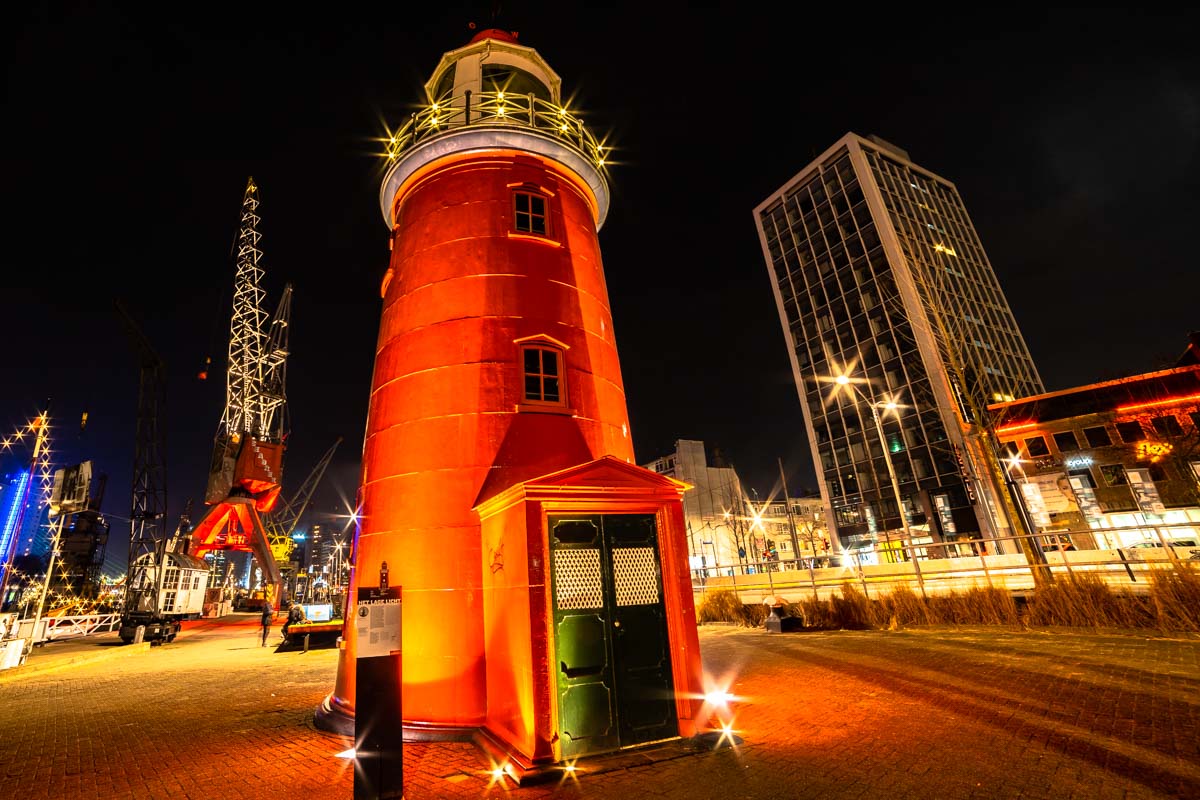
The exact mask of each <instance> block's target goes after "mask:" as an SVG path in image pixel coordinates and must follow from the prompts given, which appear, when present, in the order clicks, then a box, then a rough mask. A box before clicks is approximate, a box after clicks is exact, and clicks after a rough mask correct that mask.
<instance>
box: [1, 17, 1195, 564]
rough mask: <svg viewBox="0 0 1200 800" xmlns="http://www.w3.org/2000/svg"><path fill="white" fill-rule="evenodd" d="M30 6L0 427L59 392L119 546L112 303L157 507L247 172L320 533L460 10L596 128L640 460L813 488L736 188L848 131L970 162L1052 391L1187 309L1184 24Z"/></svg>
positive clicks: (120, 408) (995, 257)
mask: <svg viewBox="0 0 1200 800" xmlns="http://www.w3.org/2000/svg"><path fill="white" fill-rule="evenodd" d="M30 5H35V6H36V8H35V9H33V10H30V9H28V8H23V9H22V10H20V11H10V26H11V27H10V29H9V38H10V40H11V41H10V42H9V43H8V46H6V47H5V48H4V51H5V58H6V61H7V64H6V66H7V69H6V78H7V80H6V82H5V98H4V109H3V111H4V113H3V118H4V120H5V123H4V125H3V127H2V130H3V136H4V147H3V158H4V177H5V179H6V181H5V184H6V187H7V192H6V194H7V207H8V212H7V217H6V223H7V224H6V226H5V258H4V267H3V282H2V284H0V285H2V286H3V297H4V300H5V303H4V309H5V315H4V318H3V322H4V324H5V327H6V328H7V336H6V337H5V346H4V352H3V355H2V356H0V427H2V428H3V430H2V431H0V432H4V433H6V432H7V431H8V430H11V429H13V428H15V427H16V426H18V425H20V424H23V423H24V422H25V421H26V420H28V419H29V418H30V417H32V416H33V415H34V414H35V413H36V412H37V410H38V409H39V408H40V407H42V406H43V405H44V404H45V402H46V401H47V399H49V401H50V410H51V413H52V416H53V417H54V421H55V423H56V425H57V428H56V432H55V440H54V442H55V446H56V451H57V453H58V460H59V463H60V464H65V463H72V462H75V461H79V460H81V459H85V458H90V459H92V460H93V462H94V464H95V469H96V470H97V471H99V472H104V473H106V474H107V475H108V476H109V484H108V487H107V490H106V493H105V497H104V503H103V510H104V511H105V512H106V513H108V514H109V519H110V522H112V523H113V542H112V543H111V544H110V555H111V554H114V553H115V552H117V551H120V552H121V553H123V551H124V539H126V538H127V531H128V527H127V523H126V522H124V521H123V518H124V517H127V516H128V513H129V508H130V482H131V475H132V461H133V441H134V421H135V412H136V404H137V374H138V373H137V360H136V356H135V353H134V351H133V350H132V348H131V347H130V345H129V343H128V340H127V338H126V336H125V333H124V331H123V329H122V327H121V326H120V324H119V322H118V318H117V315H116V314H115V312H114V310H113V303H114V300H115V299H117V298H120V299H121V300H122V301H123V302H124V304H125V305H126V306H127V307H128V308H129V309H130V311H131V312H132V313H133V315H134V316H135V317H137V319H138V320H139V321H140V323H141V325H142V328H143V330H144V331H145V333H146V335H147V337H148V338H149V339H150V340H151V341H152V342H153V343H154V344H155V347H156V348H157V349H158V351H159V353H160V355H161V356H162V357H163V358H164V360H165V361H166V362H167V364H168V367H169V378H168V387H167V393H168V401H167V410H166V414H165V420H164V421H165V424H166V426H167V431H168V433H167V462H168V464H167V483H168V491H169V498H170V506H171V509H172V515H171V518H170V525H171V527H174V524H175V522H176V521H177V515H178V513H179V511H180V510H182V507H183V504H184V503H185V502H186V501H187V500H188V499H189V498H191V499H192V500H193V501H194V504H195V507H196V512H197V514H198V512H199V510H200V507H201V502H202V498H203V492H204V485H205V480H206V472H207V465H208V460H209V457H210V454H211V451H212V439H213V435H214V433H215V432H216V428H217V424H218V422H219V419H220V416H221V411H222V407H223V403H224V392H225V385H224V358H225V355H226V351H227V346H228V344H227V342H228V330H229V316H230V294H231V289H232V286H233V278H234V271H235V265H234V260H233V257H232V255H231V245H232V243H233V241H234V238H235V236H236V234H237V225H238V219H239V215H240V208H241V199H242V192H243V190H244V188H245V184H246V180H247V177H248V176H250V175H253V176H254V178H255V179H256V181H257V182H258V184H259V186H260V191H261V194H260V196H261V200H262V205H261V207H260V213H261V216H262V224H261V227H260V232H261V233H262V234H263V241H262V248H263V251H264V259H263V265H264V267H265V269H266V279H265V288H266V290H267V293H268V297H267V302H266V304H265V306H266V308H267V310H268V311H269V312H271V311H274V308H275V304H276V302H277V301H278V298H279V294H280V291H281V290H282V288H283V286H284V284H285V283H286V282H291V283H292V284H293V286H294V291H295V296H294V301H293V312H292V333H291V350H292V356H291V359H290V360H289V366H288V399H289V403H290V409H291V419H292V435H291V440H290V441H291V444H290V449H289V451H288V455H287V458H286V461H285V476H284V491H285V493H287V494H291V493H292V492H293V491H294V490H295V488H296V487H298V486H299V484H300V482H301V481H303V479H304V478H305V477H306V476H307V474H308V472H309V470H310V469H311V468H312V466H313V465H314V464H315V463H316V461H317V460H318V459H319V458H320V456H321V454H322V453H324V451H325V450H326V449H327V448H328V447H329V446H330V445H331V444H332V443H333V442H334V441H335V440H336V438H337V437H339V436H342V437H344V438H345V441H344V442H343V444H342V445H341V447H340V448H339V450H338V453H337V457H336V459H335V461H334V465H333V467H331V469H330V470H329V472H327V473H326V476H325V479H324V482H323V484H322V488H321V492H320V493H319V496H318V501H317V503H316V505H315V510H316V511H317V512H318V515H317V516H314V517H313V518H312V519H310V520H309V521H310V522H312V521H320V519H321V516H320V515H328V514H333V513H344V512H345V511H346V510H348V508H349V505H348V504H349V503H350V502H351V499H352V498H353V496H354V491H355V486H356V483H357V476H358V459H359V455H360V453H361V447H362V437H363V430H364V425H365V416H366V406H367V396H368V392H369V383H370V375H371V368H372V362H373V350H374V344H375V337H376V333H377V327H378V321H379V309H380V299H379V282H380V278H381V276H382V275H383V272H384V270H385V269H386V266H387V260H388V249H387V233H388V231H387V228H386V226H385V225H384V223H383V220H382V217H381V215H380V211H379V204H378V189H379V181H380V178H381V175H382V170H381V168H382V165H383V160H382V159H381V158H379V157H378V155H377V154H378V153H380V152H382V148H381V146H380V145H379V144H378V143H377V142H376V141H374V139H375V138H377V137H379V136H382V135H383V133H384V130H385V128H384V126H385V123H390V124H391V125H392V126H393V127H398V126H399V124H400V123H401V122H402V121H403V119H405V118H406V117H407V115H408V114H409V113H410V112H411V111H412V110H413V104H414V103H416V102H418V101H420V100H422V99H423V95H422V92H421V86H422V84H423V83H424V81H425V80H426V79H427V78H428V77H429V75H430V73H431V72H432V70H433V68H434V67H435V66H436V64H437V63H438V60H439V58H440V56H441V54H442V53H443V52H445V51H447V50H451V49H455V48H457V47H460V46H462V45H464V44H466V43H467V41H468V40H469V38H470V36H471V35H472V31H471V30H469V29H468V23H469V22H472V21H474V22H476V23H477V24H478V25H479V26H480V28H486V27H493V26H495V27H503V28H505V29H508V30H515V31H518V32H519V39H520V42H521V43H522V44H525V45H528V46H531V47H535V48H536V49H538V51H539V52H540V53H541V54H542V55H543V56H544V57H545V58H546V59H547V61H548V62H549V63H550V65H551V66H552V67H553V68H554V69H555V70H556V71H557V72H558V73H559V75H560V76H561V77H562V79H563V87H564V95H565V96H571V97H573V98H574V99H573V102H572V103H571V105H572V107H574V108H576V109H579V110H581V111H582V112H583V113H584V115H585V118H586V119H587V121H588V124H589V126H590V127H591V129H592V130H593V132H595V133H597V134H598V135H601V136H607V139H608V142H609V143H610V144H613V145H614V146H615V147H616V150H615V157H614V158H615V161H616V162H617V164H616V165H615V166H613V168H612V172H611V188H612V208H611V212H610V214H609V217H608V220H607V223H606V224H605V226H604V228H603V229H602V230H601V232H600V243H601V247H602V248H603V254H604V262H605V269H606V274H607V279H608V286H609V292H610V299H611V301H612V308H613V313H614V325H615V330H616V335H617V344H618V346H619V348H620V353H621V361H622V368H623V374H624V380H625V388H626V393H627V397H628V402H629V412H630V417H631V428H632V435H633V439H634V443H635V447H636V452H637V458H638V460H639V462H641V463H645V462H647V461H650V460H652V459H654V458H656V457H658V456H660V455H664V454H666V453H668V452H670V451H671V450H672V449H673V444H674V442H675V440H676V439H681V438H688V439H701V440H704V441H705V442H706V443H707V444H708V445H710V446H716V447H719V448H720V449H721V451H722V453H723V454H724V456H725V458H726V459H727V461H729V462H730V463H732V464H733V465H734V466H735V467H736V468H737V469H738V471H739V473H740V474H741V475H742V477H743V479H744V480H745V481H746V482H747V484H748V485H749V486H751V487H754V488H755V489H757V490H758V491H759V493H760V494H761V495H763V496H766V495H767V494H768V493H770V492H771V490H772V489H773V488H774V485H775V482H776V480H777V478H778V465H777V461H776V459H777V458H782V459H783V461H784V464H785V467H786V470H787V473H788V488H789V489H790V490H791V492H792V493H793V494H799V493H800V492H801V490H803V489H807V490H812V491H815V487H816V481H815V478H814V477H813V475H814V473H813V468H812V463H811V461H812V458H811V454H810V452H809V450H808V447H807V443H806V439H805V434H804V426H803V420H802V417H801V412H800V405H799V401H798V399H797V394H796V389H795V387H794V385H793V383H792V377H791V370H790V366H789V362H788V358H787V352H786V349H785V345H784V339H783V333H782V330H781V327H780V324H779V319H778V315H777V312H776V309H775V303H774V299H773V296H772V294H771V288H770V281H769V278H768V273H767V270H766V267H765V265H764V262H763V258H762V255H761V251H760V249H759V244H758V238H757V234H756V232H755V226H754V220H753V215H752V210H753V208H754V206H755V205H756V204H758V203H759V202H761V201H762V200H763V199H765V198H766V197H767V196H768V195H769V194H770V193H772V192H773V191H774V190H776V189H777V188H779V187H780V186H781V185H782V184H783V183H784V182H786V181H787V180H789V179H790V178H791V177H792V176H793V175H795V174H796V173H797V172H798V171H799V170H800V169H802V168H803V167H804V166H805V165H806V164H807V163H808V162H809V161H810V160H811V159H812V158H813V157H814V156H815V155H817V154H819V153H820V152H822V151H823V150H825V149H826V148H827V147H828V146H829V145H831V144H832V143H833V142H834V141H836V140H837V139H838V138H839V137H841V136H842V135H844V134H845V133H847V132H848V131H854V132H856V133H859V134H862V135H864V136H865V135H869V134H877V135H879V136H881V137H883V138H885V139H887V140H889V141H891V142H894V143H896V144H898V145H899V146H901V147H903V148H905V149H907V150H908V152H909V153H910V154H911V156H912V158H913V160H914V161H915V162H916V163H918V164H920V165H922V166H924V167H926V168H928V169H930V170H932V171H933V172H935V173H937V174H939V175H941V176H943V177H945V178H947V179H948V180H950V181H953V182H954V183H955V184H957V186H958V188H959V191H960V192H961V194H962V196H963V198H964V201H965V203H966V205H967V208H968V210H969V211H970V213H971V216H972V219H973V221H974V223H975V226H976V228H977V229H978V231H979V235H980V237H981V239H982V242H983V245H984V248H985V250H986V251H987V253H988V256H989V258H990V260H991V262H992V264H993V266H994V268H995V270H996V272H997V274H998V276H999V280H1000V284H1001V286H1002V287H1003V289H1004V290H1005V293H1006V294H1007V297H1008V300H1009V303H1010V305H1011V306H1012V309H1013V312H1014V314H1015V315H1016V318H1017V322H1018V323H1019V325H1020V326H1021V329H1022V331H1023V333H1024V335H1025V339H1026V342H1027V343H1028V345H1029V348H1030V350H1031V352H1032V355H1033V358H1034V361H1035V362H1036V364H1037V366H1038V368H1039V371H1040V372H1041V375H1042V378H1043V380H1044V381H1045V383H1046V386H1047V389H1049V390H1055V389H1063V388H1067V387H1071V386H1076V385H1080V384H1085V383H1091V382H1093V381H1098V380H1104V379H1110V378H1115V377H1119V376H1123V375H1128V374H1135V373H1139V372H1145V371H1149V370H1153V369H1157V368H1163V367H1166V366H1170V365H1171V364H1172V363H1173V361H1174V360H1175V358H1177V357H1178V355H1179V354H1180V353H1181V352H1182V351H1183V349H1184V347H1185V345H1186V337H1187V334H1188V332H1189V331H1191V330H1195V329H1198V328H1200V314H1197V311H1196V309H1197V296H1200V278H1198V277H1197V274H1198V273H1197V260H1196V255H1195V253H1196V248H1195V244H1194V241H1195V232H1196V230H1197V224H1198V222H1197V202H1196V198H1197V197H1200V161H1198V152H1200V150H1198V146H1200V57H1198V56H1197V52H1198V49H1197V47H1196V44H1195V31H1196V30H1197V29H1198V28H1200V26H1198V24H1197V23H1200V18H1198V16H1200V15H1197V13H1196V12H1195V11H1188V12H1171V13H1166V12H1159V13H1150V12H1128V11H1127V12H1116V11H1098V10H1082V9H1073V10H1047V9H1044V8H1039V9H1036V10H1028V11H1021V10H1018V9H1014V8H1011V7H1007V6H1005V7H996V8H995V9H992V8H987V9H983V8H974V9H968V8H966V7H964V8H962V9H956V10H955V11H954V13H953V14H947V12H945V11H943V10H941V9H940V7H935V6H930V7H928V8H921V7H917V6H906V7H902V8H899V9H897V10H895V11H893V12H878V11H875V10H873V7H871V6H869V5H855V6H844V5H841V6H835V10H833V11H814V9H816V8H817V7H818V6H817V5H814V4H804V5H803V6H801V5H800V4H795V5H794V6H793V7H795V8H797V9H801V8H802V9H803V10H796V11H792V12H785V13H781V12H780V11H779V10H778V9H772V8H771V7H770V4H748V3H739V4H729V5H727V6H725V7H724V8H721V9H718V10H703V11H698V10H694V9H689V8H687V7H685V6H683V5H677V4H671V5H666V4H628V5H627V6H624V7H622V8H619V9H612V8H608V9H601V8H589V10H588V11H587V12H586V13H584V12H580V13H575V12H574V11H572V9H571V8H570V7H569V6H568V5H566V4H541V3H515V2H514V3H507V4H504V5H503V6H502V7H501V8H500V10H499V13H498V16H496V17H495V22H494V24H493V11H494V6H493V4H490V3H463V2H445V3H430V4H423V5H422V6H418V5H417V4H406V3H386V4H384V3H379V4H374V3H345V4H340V5H339V4H334V5H330V4H317V6H316V8H315V9H314V10H308V9H307V4H299V3H289V4H271V3H238V4H223V3H202V4H169V5H166V4H155V5H150V4H145V5H139V4H120V6H121V8H118V4H107V3H73V2H65V3H54V4H49V3H38V4H30ZM789 5H790V4H789ZM135 9H137V10H135ZM648 9H653V12H652V13H649V14H648V13H646V11H647V10H648ZM843 9H844V11H843ZM889 13H890V14H892V16H889V15H888V14H889ZM18 14H19V15H22V16H21V17H20V18H17V17H16V15H18ZM206 357H211V358H212V359H213V361H214V368H213V369H212V370H211V372H210V377H209V379H208V380H207V381H200V380H197V378H196V374H197V372H198V371H199V370H200V368H201V366H202V365H203V362H204V359H205V358H206ZM85 410H86V411H87V412H88V414H89V422H88V425H87V428H86V430H84V431H82V432H81V431H80V428H79V419H80V415H81V414H82V412H84V411H85ZM2 458H3V460H2V461H0V467H3V469H5V470H11V469H14V468H16V467H18V466H19V465H20V463H21V462H22V461H23V460H24V459H26V458H27V455H26V451H24V450H23V449H18V450H17V451H15V453H14V454H5V455H4V456H3V457H2ZM122 557H123V556H122Z"/></svg>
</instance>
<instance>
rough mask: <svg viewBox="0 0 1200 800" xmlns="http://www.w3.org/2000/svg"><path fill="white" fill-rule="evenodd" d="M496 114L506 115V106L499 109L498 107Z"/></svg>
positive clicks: (499, 115)
mask: <svg viewBox="0 0 1200 800" xmlns="http://www.w3.org/2000/svg"><path fill="white" fill-rule="evenodd" d="M496 116H498V117H503V116H504V106H500V107H499V108H498V109H496Z"/></svg>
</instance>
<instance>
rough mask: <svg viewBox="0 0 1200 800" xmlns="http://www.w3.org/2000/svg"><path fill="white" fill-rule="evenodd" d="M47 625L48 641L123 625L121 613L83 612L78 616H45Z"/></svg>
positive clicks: (79, 635)
mask: <svg viewBox="0 0 1200 800" xmlns="http://www.w3.org/2000/svg"><path fill="white" fill-rule="evenodd" d="M42 619H43V620H44V621H46V622H47V623H48V624H47V626H46V641H51V642H57V641H61V640H62V639H77V638H79V637H81V636H91V635H93V634H96V633H109V632H111V631H115V630H116V629H117V628H119V627H120V626H121V615H120V614H83V615H81V616H77V617H43V618H42Z"/></svg>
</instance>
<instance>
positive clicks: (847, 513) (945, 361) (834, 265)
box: [755, 134, 1043, 546]
mask: <svg viewBox="0 0 1200 800" xmlns="http://www.w3.org/2000/svg"><path fill="white" fill-rule="evenodd" d="M755 217H756V222H757V223H758V226H759V234H760V239H761V242H762V246H763V254H764V257H765V258H766V261H767V265H768V268H769V271H770V276H771V281H772V284H773V286H774V289H775V293H776V300H777V302H778V305H779V312H780V318H781V322H782V324H783V327H784V332H785V336H786V338H787V340H788V345H789V347H790V349H791V351H792V354H793V368H794V372H795V378H796V383H797V388H798V390H799V394H800V398H801V403H802V404H803V406H804V412H805V413H804V417H805V423H806V425H807V427H808V433H809V437H810V441H811V442H812V445H813V448H814V454H813V455H814V458H815V460H816V464H817V470H818V475H819V477H820V479H821V489H822V493H823V494H824V496H825V501H826V502H827V503H828V504H829V507H830V510H831V512H832V521H833V523H834V524H835V525H836V527H837V532H838V535H839V537H840V538H841V540H842V543H843V545H845V546H853V545H855V544H859V543H865V542H867V541H882V540H883V539H884V537H885V535H886V532H887V531H888V530H893V531H894V530H897V529H900V528H902V527H903V524H902V521H901V518H900V512H899V510H898V508H897V502H896V499H895V496H896V492H895V491H894V489H893V484H892V481H891V478H890V475H889V472H888V468H887V458H888V457H890V460H891V462H892V465H893V468H894V470H895V473H896V483H897V484H898V485H899V490H900V491H899V494H900V495H901V498H902V500H901V503H902V504H903V506H904V507H905V513H906V515H907V516H908V522H909V525H910V526H911V528H912V533H913V536H914V538H915V539H918V540H920V539H923V538H925V537H927V538H925V540H926V541H943V540H952V539H956V538H959V537H974V536H977V535H978V532H979V531H981V530H982V527H981V525H980V520H979V514H981V513H982V512H981V511H980V512H977V510H976V504H977V503H978V502H979V499H978V498H977V496H976V492H975V489H974V486H973V484H974V481H972V480H971V479H970V478H969V476H970V469H969V467H968V466H967V464H968V463H969V460H967V461H964V459H963V449H964V447H965V444H964V430H966V429H968V428H969V427H970V425H971V424H972V423H973V422H982V421H983V420H984V417H983V414H984V412H985V409H986V406H987V404H988V403H991V402H996V401H997V400H1002V399H1010V398H1014V397H1024V396H1028V395H1031V394H1038V393H1040V392H1042V391H1043V387H1042V383H1041V379H1040V378H1039V377H1038V374H1037V370H1036V369H1035V367H1034V365H1033V361H1032V359H1031V358H1030V356H1029V351H1028V349H1027V348H1026V346H1025V342H1024V340H1023V338H1022V337H1021V333H1020V331H1019V330H1018V328H1017V324H1016V321H1015V319H1014V318H1013V315H1012V312H1011V311H1010V309H1009V307H1008V304H1007V302H1006V300H1005V298H1004V294H1003V292H1002V291H1001V290H1000V286H999V283H998V281H997V280H996V276H995V273H994V272H993V270H992V267H991V264H990V263H989V262H988V260H987V256H986V255H985V254H984V251H983V247H982V245H981V244H980V242H979V237H978V235H977V234H976V232H975V229H974V226H973V225H972V224H971V221H970V218H969V217H968V216H967V212H966V209H965V207H964V206H963V202H962V199H961V197H959V194H958V191H957V189H956V188H955V187H954V185H953V184H951V183H949V182H947V181H945V180H943V179H941V178H939V177H937V176H935V175H933V174H931V173H929V172H928V171H926V170H923V169H921V168H919V167H917V166H915V165H913V164H912V163H911V162H910V161H908V159H907V157H906V154H903V151H900V150H898V149H896V148H893V147H891V146H887V145H886V144H885V143H882V142H875V141H872V140H868V139H863V138H861V137H858V136H856V135H854V134H850V135H848V136H846V137H844V138H843V139H842V140H841V141H840V142H838V143H837V144H836V145H835V146H834V147H833V148H831V149H830V150H829V151H827V152H826V154H825V155H824V156H822V158H820V159H819V160H817V161H816V162H814V163H812V164H810V165H809V166H808V167H807V168H805V169H804V170H803V171H801V172H800V174H799V175H797V176H796V177H795V178H793V179H792V180H791V181H789V182H788V183H787V184H786V185H785V186H784V187H783V188H782V189H780V190H779V191H778V192H776V193H775V194H773V195H772V196H771V197H770V198H768V200H767V201H765V202H764V203H763V204H761V205H760V206H759V207H758V208H757V209H756V211H755ZM838 374H848V375H849V376H850V377H851V378H852V379H855V380H856V383H855V388H856V389H857V390H858V391H838V392H834V391H831V390H832V389H833V388H835V387H834V385H833V384H831V383H830V381H829V379H830V378H831V377H832V376H836V375H838ZM838 388H841V387H838ZM885 402H894V403H896V404H897V406H898V407H896V408H895V409H892V410H887V411H884V410H880V411H879V414H880V418H879V422H880V426H881V427H882V435H880V431H879V428H878V427H877V426H876V424H875V421H874V419H873V417H872V410H871V405H872V404H873V403H885ZM885 447H886V449H887V456H886V457H885V454H884V448H885Z"/></svg>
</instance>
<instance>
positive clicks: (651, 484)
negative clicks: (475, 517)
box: [475, 456, 692, 516]
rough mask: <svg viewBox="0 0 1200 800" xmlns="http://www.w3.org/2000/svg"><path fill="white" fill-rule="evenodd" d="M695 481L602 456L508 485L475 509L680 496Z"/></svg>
mask: <svg viewBox="0 0 1200 800" xmlns="http://www.w3.org/2000/svg"><path fill="white" fill-rule="evenodd" d="M691 488H692V486H691V484H688V483H684V482H683V481H677V480H675V479H674V478H668V477H667V476H665V475H659V474H658V473H657V472H652V471H651V470H648V469H646V468H645V467H639V466H637V465H636V464H630V463H628V462H627V461H622V460H621V459H619V458H616V457H614V456H601V457H600V458H597V459H596V460H595V461H588V462H586V463H583V464H576V465H575V466H573V467H567V468H566V469H560V470H558V471H556V472H551V473H548V474H546V475H542V476H540V477H537V478H530V479H529V480H527V481H521V482H519V483H515V484H512V485H510V486H508V487H507V488H506V489H504V491H502V492H499V493H496V494H494V495H492V496H490V497H489V498H488V499H486V500H483V501H481V502H479V503H478V504H476V506H475V511H477V512H479V513H480V514H481V515H483V516H488V515H490V514H492V513H494V511H495V510H496V509H498V508H503V507H505V506H507V505H508V504H509V503H511V502H514V501H517V500H519V499H520V498H525V499H541V500H548V499H563V498H565V497H572V498H574V499H582V498H585V497H590V498H593V499H597V498H601V497H607V498H609V499H617V498H622V497H623V498H626V499H629V498H634V497H640V498H643V499H646V498H651V497H656V498H659V499H666V498H670V497H674V498H678V497H679V495H680V493H682V492H686V491H687V490H688V489H691Z"/></svg>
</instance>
